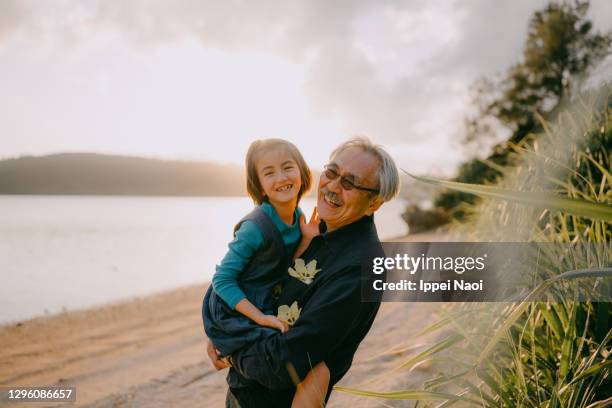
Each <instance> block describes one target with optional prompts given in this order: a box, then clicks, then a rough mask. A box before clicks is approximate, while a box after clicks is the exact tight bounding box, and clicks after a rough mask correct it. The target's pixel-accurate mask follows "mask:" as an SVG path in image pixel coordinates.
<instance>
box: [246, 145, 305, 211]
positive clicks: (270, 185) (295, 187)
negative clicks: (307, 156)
mask: <svg viewBox="0 0 612 408" xmlns="http://www.w3.org/2000/svg"><path fill="white" fill-rule="evenodd" d="M258 156H259V157H258V158H257V161H256V162H255V169H256V170H257V176H258V177H259V184H261V188H262V189H263V194H264V195H265V196H266V197H268V200H270V204H287V203H292V202H293V203H294V204H295V202H297V196H298V192H299V191H300V188H301V187H302V177H301V176H300V170H299V168H298V166H297V163H296V162H295V160H294V159H293V157H291V155H290V154H289V153H288V152H287V151H285V150H284V149H273V150H269V151H266V152H262V153H260V154H259V155H258Z"/></svg>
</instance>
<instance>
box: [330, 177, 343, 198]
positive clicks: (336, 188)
mask: <svg viewBox="0 0 612 408" xmlns="http://www.w3.org/2000/svg"><path fill="white" fill-rule="evenodd" d="M326 187H327V189H328V190H329V191H332V192H334V193H336V194H340V193H342V186H341V185H340V177H336V178H335V179H333V180H329V182H328V183H327V186H326Z"/></svg>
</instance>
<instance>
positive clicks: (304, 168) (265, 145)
mask: <svg viewBox="0 0 612 408" xmlns="http://www.w3.org/2000/svg"><path fill="white" fill-rule="evenodd" d="M272 149H284V150H285V151H286V152H288V153H289V154H290V155H291V158H292V159H293V160H295V162H296V164H297V166H298V170H299V171H300V177H301V179H302V186H301V187H300V191H298V196H297V202H298V203H299V202H300V199H301V198H302V195H304V194H305V193H306V192H308V190H310V186H311V184H312V174H311V173H310V169H309V168H308V165H307V164H306V161H305V160H304V157H302V154H301V153H300V151H299V150H298V148H297V147H295V145H294V144H293V143H291V142H288V141H286V140H283V139H263V140H256V141H254V142H253V143H251V146H249V150H248V152H247V155H246V159H245V167H246V184H247V193H248V194H249V196H250V197H251V198H252V199H253V201H254V202H255V203H256V204H258V205H259V204H261V203H263V202H264V201H267V198H266V196H265V195H264V194H263V188H262V187H261V183H260V182H259V177H258V176H257V168H256V167H255V163H256V162H257V159H258V156H259V154H260V153H261V152H262V151H264V150H272Z"/></svg>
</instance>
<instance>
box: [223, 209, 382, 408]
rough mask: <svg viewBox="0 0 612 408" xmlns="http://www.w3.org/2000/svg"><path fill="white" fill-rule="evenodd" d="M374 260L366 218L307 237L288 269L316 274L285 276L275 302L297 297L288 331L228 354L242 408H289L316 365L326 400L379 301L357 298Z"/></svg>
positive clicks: (376, 251) (375, 247)
mask: <svg viewBox="0 0 612 408" xmlns="http://www.w3.org/2000/svg"><path fill="white" fill-rule="evenodd" d="M324 228H325V227H324V225H323V226H322V229H324ZM375 256H384V254H383V252H382V247H381V244H380V241H379V239H378V234H377V232H376V227H375V225H374V219H373V216H364V217H363V218H361V219H360V220H358V221H356V222H354V223H352V224H349V225H347V226H345V227H342V228H339V229H337V230H334V231H331V232H324V233H322V234H320V235H318V236H316V237H315V238H314V239H313V240H312V242H311V244H310V246H309V247H308V249H307V250H306V251H305V252H304V253H303V254H302V255H301V256H300V258H301V259H302V260H303V261H304V262H303V263H301V262H300V265H297V264H295V265H294V267H295V268H297V267H298V266H301V267H302V269H303V271H302V272H308V271H306V270H305V269H304V268H303V266H304V265H307V266H308V267H309V268H310V272H316V274H315V276H314V278H313V279H312V281H310V280H309V279H303V278H302V279H298V278H296V277H294V276H291V277H290V278H288V281H287V283H286V284H285V286H284V288H283V291H282V293H281V295H280V298H279V302H278V303H279V305H288V306H290V305H291V304H292V303H293V302H294V301H296V300H297V303H298V306H299V308H300V309H301V312H300V315H299V318H298V319H297V321H296V322H295V324H294V326H292V327H291V329H290V330H289V331H288V332H286V333H280V332H278V333H275V334H273V335H271V336H269V337H267V338H265V339H263V340H260V341H257V342H255V343H253V344H251V345H249V346H247V347H245V348H242V349H240V350H238V351H237V352H235V353H233V354H232V356H231V360H232V363H233V368H230V372H229V374H228V384H229V386H230V389H231V391H232V394H234V396H235V397H237V399H238V400H239V402H240V405H241V406H242V407H251V406H254V407H256V406H279V407H285V406H286V407H289V406H290V405H291V401H292V399H293V395H294V393H295V384H297V383H298V382H300V381H301V380H303V379H304V377H305V376H306V374H308V371H309V370H310V369H311V368H312V367H314V366H315V365H316V364H317V363H319V362H321V361H324V362H325V363H326V364H327V367H328V368H329V371H330V374H331V377H330V385H329V388H328V394H327V398H329V394H330V392H331V387H332V386H333V385H334V384H335V383H337V382H338V381H339V380H340V379H341V378H342V377H343V376H344V374H346V372H347V371H348V369H349V367H350V366H351V363H352V361H353V356H354V354H355V352H356V351H357V347H358V346H359V343H361V341H362V340H363V338H364V337H365V335H366V334H367V333H368V331H369V330H370V327H371V326H372V322H373V321H374V318H375V316H376V313H377V312H378V309H379V306H380V298H379V299H377V301H375V302H362V301H361V290H362V288H361V280H362V268H363V267H364V265H365V267H367V265H368V264H369V265H371V262H369V261H368V260H369V259H371V258H372V257H375ZM313 261H315V262H314V263H313ZM293 272H294V275H295V272H296V271H295V270H294V271H293ZM297 272H300V271H297ZM366 272H367V270H366ZM370 273H371V268H370Z"/></svg>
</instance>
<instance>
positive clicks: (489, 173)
mask: <svg viewBox="0 0 612 408" xmlns="http://www.w3.org/2000/svg"><path fill="white" fill-rule="evenodd" d="M588 9H589V2H588V1H580V0H577V1H574V2H572V3H569V2H562V3H559V2H551V3H549V4H548V5H546V6H545V7H544V8H543V9H542V10H538V11H536V12H535V13H534V14H533V16H532V17H531V19H530V21H529V28H528V33H527V40H526V43H525V47H524V50H523V56H522V59H521V61H520V62H519V63H517V64H515V65H513V66H512V67H510V68H509V69H508V71H507V72H506V73H505V74H504V75H503V76H501V77H499V78H482V79H480V80H478V81H477V82H476V83H475V84H474V86H473V88H472V91H473V101H474V105H475V107H476V111H477V113H476V115H474V116H472V117H469V118H467V119H466V121H465V123H466V133H465V138H464V142H466V143H467V144H472V145H474V144H478V143H479V142H482V141H483V139H486V138H487V137H491V136H493V137H495V136H497V135H498V134H499V130H500V129H503V128H505V129H507V130H508V131H509V133H510V137H509V138H508V139H507V140H505V141H502V142H501V143H499V144H497V145H496V146H495V147H494V148H493V152H492V153H491V154H490V155H489V157H487V160H488V161H490V162H493V163H495V164H498V165H502V166H503V165H507V164H509V163H508V153H509V148H508V144H507V142H511V143H519V142H521V141H522V140H523V139H525V137H526V136H527V135H528V134H530V133H536V132H538V131H539V130H540V129H539V124H538V116H541V117H544V118H548V119H552V118H554V115H555V113H556V111H557V110H558V108H559V106H560V104H561V103H562V102H563V101H564V100H565V99H566V98H568V97H570V96H571V94H572V93H574V90H575V89H577V88H578V87H579V86H580V83H581V80H582V79H583V78H584V77H586V75H587V74H588V73H589V70H590V69H591V68H592V67H593V66H594V65H595V64H596V63H597V62H599V61H600V60H601V59H603V58H604V57H605V56H607V55H608V54H609V53H610V51H611V44H612V33H610V32H607V33H604V34H601V33H597V32H594V31H593V24H592V22H591V21H589V20H588V18H587V11H588ZM497 137H499V136H497ZM499 175H500V173H499V172H498V171H497V170H495V169H494V168H491V167H489V166H486V165H483V164H482V162H481V161H480V160H479V159H473V160H472V161H471V162H468V163H464V164H463V165H462V166H461V167H460V169H459V173H458V176H457V178H456V180H457V181H462V182H469V183H483V182H485V181H491V180H493V179H495V178H496V177H498V176H499ZM474 200H475V197H474V196H470V195H465V194H463V193H455V192H450V191H449V192H443V193H442V194H441V195H439V196H438V197H437V198H436V200H435V204H436V205H437V206H440V207H443V208H446V209H447V210H450V211H451V213H453V215H455V216H457V217H458V218H461V216H462V215H463V212H462V211H461V210H458V209H457V205H458V204H459V203H461V202H465V201H468V202H473V201H474Z"/></svg>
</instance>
